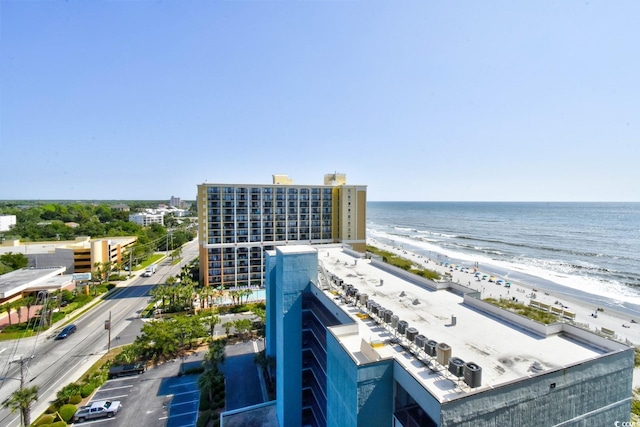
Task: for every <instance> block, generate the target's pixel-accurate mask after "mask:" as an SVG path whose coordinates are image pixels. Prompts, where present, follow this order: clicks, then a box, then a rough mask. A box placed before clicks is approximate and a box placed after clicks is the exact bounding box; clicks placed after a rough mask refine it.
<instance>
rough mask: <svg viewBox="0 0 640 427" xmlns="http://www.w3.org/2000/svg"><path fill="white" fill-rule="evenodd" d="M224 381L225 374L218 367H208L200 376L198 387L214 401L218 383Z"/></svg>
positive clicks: (210, 400)
mask: <svg viewBox="0 0 640 427" xmlns="http://www.w3.org/2000/svg"><path fill="white" fill-rule="evenodd" d="M223 382H224V375H223V374H222V372H220V371H219V370H218V369H207V370H205V371H204V372H203V373H202V374H201V375H200V376H199V377H198V383H197V384H198V388H199V389H200V391H201V392H202V393H203V394H205V395H206V396H207V397H208V398H209V402H213V400H214V395H213V391H214V390H215V387H216V385H218V384H221V383H223Z"/></svg>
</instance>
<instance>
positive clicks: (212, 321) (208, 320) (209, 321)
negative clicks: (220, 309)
mask: <svg viewBox="0 0 640 427" xmlns="http://www.w3.org/2000/svg"><path fill="white" fill-rule="evenodd" d="M201 315H202V318H203V320H204V323H205V325H207V326H208V327H209V335H210V336H211V338H213V336H214V334H215V327H216V325H217V324H218V323H220V316H218V315H216V314H215V313H213V312H206V314H205V312H202V314H201Z"/></svg>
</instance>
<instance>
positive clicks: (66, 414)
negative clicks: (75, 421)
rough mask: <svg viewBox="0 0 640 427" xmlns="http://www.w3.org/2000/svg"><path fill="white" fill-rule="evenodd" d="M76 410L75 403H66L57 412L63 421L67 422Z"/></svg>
mask: <svg viewBox="0 0 640 427" xmlns="http://www.w3.org/2000/svg"><path fill="white" fill-rule="evenodd" d="M77 410H78V408H76V405H71V404H66V405H62V407H61V408H60V410H59V411H58V413H59V414H60V416H61V417H62V419H63V420H64V421H66V422H69V421H71V418H73V414H75V413H76V411H77Z"/></svg>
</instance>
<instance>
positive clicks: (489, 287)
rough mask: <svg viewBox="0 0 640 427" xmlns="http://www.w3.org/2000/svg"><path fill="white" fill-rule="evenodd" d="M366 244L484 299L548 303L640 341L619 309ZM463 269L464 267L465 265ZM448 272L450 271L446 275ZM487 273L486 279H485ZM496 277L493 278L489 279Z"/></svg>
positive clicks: (637, 379) (638, 328)
mask: <svg viewBox="0 0 640 427" xmlns="http://www.w3.org/2000/svg"><path fill="white" fill-rule="evenodd" d="M367 244H368V245H371V246H375V247H377V248H379V249H382V250H384V251H387V252H391V253H395V254H396V255H398V256H400V257H402V258H405V259H409V260H411V261H413V262H414V263H415V264H417V265H419V266H422V267H424V268H427V269H429V270H435V271H437V272H438V273H440V275H441V276H442V277H443V278H445V277H446V279H445V280H447V281H451V282H455V283H459V284H462V285H465V286H468V287H469V288H470V289H473V290H476V291H479V292H481V294H482V298H503V299H505V298H508V299H513V298H515V299H517V300H518V302H521V303H523V304H525V305H529V304H530V303H531V301H532V300H534V301H537V302H538V303H543V304H547V305H549V306H552V307H558V308H561V309H562V308H564V310H567V311H569V312H571V313H575V322H576V323H578V324H580V325H581V326H583V327H585V328H588V329H590V330H592V331H594V332H596V331H602V330H603V329H604V331H612V332H613V333H614V335H615V339H617V340H619V341H622V342H625V340H626V341H627V343H629V344H630V345H631V344H632V345H638V344H640V323H635V322H636V321H637V322H640V319H631V318H630V317H629V316H628V315H625V314H623V313H620V312H616V311H615V310H612V309H610V308H607V309H606V310H604V311H599V310H598V308H599V307H597V306H594V305H590V304H588V303H586V302H585V301H581V300H580V299H578V298H569V297H567V296H563V297H562V298H558V297H556V296H554V295H553V294H551V293H548V292H544V291H542V290H538V289H535V288H533V287H532V286H530V285H524V284H522V283H518V282H514V281H513V280H509V281H510V283H511V286H510V287H509V288H507V287H505V285H504V284H505V283H506V282H507V280H505V279H504V278H501V277H497V276H495V277H493V276H492V275H491V274H489V273H485V272H482V268H480V269H479V270H477V271H478V272H479V273H480V275H479V277H476V276H475V273H474V267H475V266H474V265H464V264H458V265H452V264H450V265H448V266H445V265H441V264H440V261H438V260H433V259H429V258H428V257H425V256H422V255H419V254H416V253H414V252H411V251H408V250H406V249H404V248H401V247H397V246H392V245H388V244H385V243H383V242H380V241H378V240H376V239H372V238H369V239H367ZM465 267H466V269H464V270H461V269H463V268H465ZM445 273H448V274H447V275H445ZM483 276H486V279H484V280H483V279H482V277H483ZM492 277H493V279H494V281H493V282H489V279H491V278H492ZM500 279H501V280H502V281H503V282H502V284H497V283H496V281H497V280H500ZM633 386H634V388H636V387H639V386H640V371H639V370H638V369H636V371H635V373H634V381H633Z"/></svg>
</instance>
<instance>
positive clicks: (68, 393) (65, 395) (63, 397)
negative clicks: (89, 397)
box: [56, 383, 82, 407]
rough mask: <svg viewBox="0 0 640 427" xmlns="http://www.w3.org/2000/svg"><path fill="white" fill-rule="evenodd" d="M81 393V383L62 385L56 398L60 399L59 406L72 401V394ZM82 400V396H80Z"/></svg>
mask: <svg viewBox="0 0 640 427" xmlns="http://www.w3.org/2000/svg"><path fill="white" fill-rule="evenodd" d="M79 394H80V385H78V384H73V383H71V384H67V385H66V386H64V387H62V388H61V389H60V390H59V391H58V393H57V394H56V398H57V400H58V404H59V405H58V407H60V406H62V405H64V404H65V403H71V402H70V401H69V400H70V399H71V397H72V396H75V395H79ZM80 400H82V398H80Z"/></svg>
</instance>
